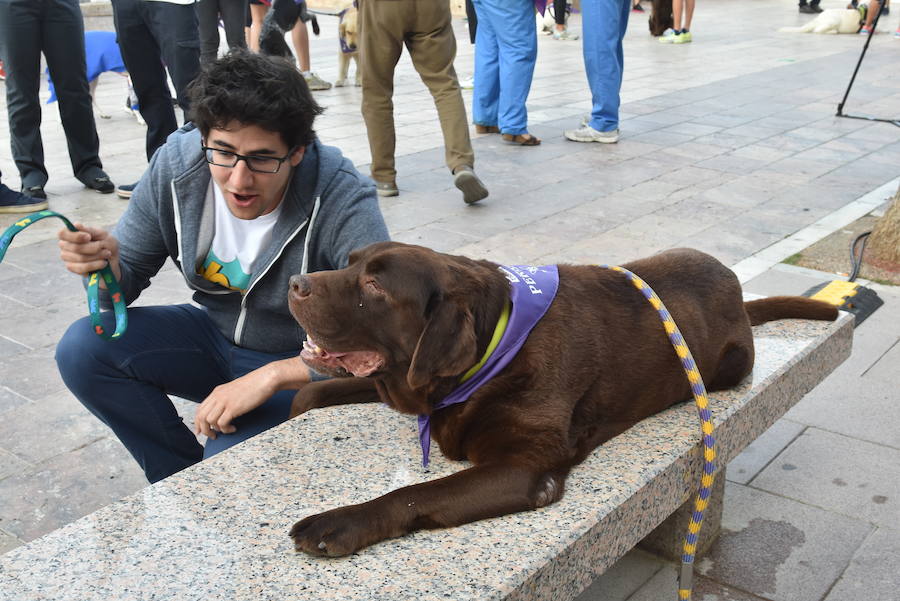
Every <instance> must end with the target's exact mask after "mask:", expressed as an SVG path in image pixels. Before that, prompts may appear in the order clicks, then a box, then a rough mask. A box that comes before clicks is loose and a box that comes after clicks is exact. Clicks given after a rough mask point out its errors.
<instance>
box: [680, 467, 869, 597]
mask: <svg viewBox="0 0 900 601" xmlns="http://www.w3.org/2000/svg"><path fill="white" fill-rule="evenodd" d="M871 530H872V527H871V526H869V525H868V524H867V523H866V522H865V521H862V520H855V519H852V518H848V517H845V516H842V515H838V514H835V513H831V512H828V511H824V510H822V509H819V508H817V507H813V506H811V505H805V504H803V503H797V502H795V501H791V500H788V499H785V498H782V497H778V496H775V495H771V494H768V493H766V492H763V491H759V490H754V489H752V488H748V487H746V486H742V485H740V484H735V483H732V482H728V483H726V485H725V504H724V512H723V515H722V532H721V534H719V539H718V540H717V541H716V542H715V543H714V544H713V546H712V547H711V548H710V550H709V552H708V553H707V554H706V556H704V557H702V558H700V559H699V560H698V561H697V564H696V570H697V572H699V574H700V575H702V576H706V577H707V578H710V579H712V580H715V581H716V582H718V583H720V584H723V585H726V586H729V587H733V588H737V589H739V590H742V591H746V592H748V593H752V594H754V595H757V596H759V597H763V598H764V599H771V600H772V601H818V600H819V599H821V598H822V596H823V595H824V594H825V593H826V592H827V591H828V589H829V588H830V587H831V585H832V583H833V582H834V581H836V580H837V579H838V577H839V576H840V575H841V573H842V572H843V571H844V568H845V567H846V566H847V564H848V563H849V562H850V559H851V558H852V557H853V553H854V551H855V550H856V548H857V547H859V545H860V544H861V543H862V542H863V540H865V538H866V537H867V536H868V534H869V532H870V531H871Z"/></svg>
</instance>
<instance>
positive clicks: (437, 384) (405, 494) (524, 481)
mask: <svg viewBox="0 0 900 601" xmlns="http://www.w3.org/2000/svg"><path fill="white" fill-rule="evenodd" d="M624 267H626V268H627V269H629V270H631V271H633V272H634V273H636V274H637V275H638V276H640V277H641V278H643V279H644V280H645V281H646V282H647V283H648V284H650V286H651V287H652V288H653V289H654V290H655V291H656V292H657V294H658V295H659V296H660V298H662V299H663V302H664V303H665V304H666V305H667V307H668V309H669V311H670V312H671V314H672V315H673V317H674V319H675V321H676V322H677V324H678V326H679V328H680V329H681V331H682V333H683V335H684V337H685V339H686V340H687V343H688V345H689V347H690V349H691V351H692V353H693V355H694V359H695V360H696V362H697V364H698V367H699V369H700V373H701V374H702V376H703V379H704V381H705V383H706V385H707V387H708V389H710V390H719V389H723V388H729V387H731V386H734V385H736V384H737V383H738V382H740V381H741V380H742V379H743V378H744V377H745V376H746V375H747V374H749V373H750V371H751V369H752V368H753V334H752V332H751V329H750V326H751V325H755V324H758V323H763V322H765V321H770V320H773V319H781V318H786V317H799V318H809V319H823V320H833V319H835V318H836V317H837V310H836V309H835V308H834V307H833V306H831V305H828V304H825V303H822V302H819V301H814V300H811V299H808V298H803V297H773V298H768V299H762V300H757V301H751V302H746V303H745V302H744V301H743V300H742V297H741V286H740V284H739V282H738V280H737V278H736V277H735V275H734V273H732V272H731V270H729V269H728V268H727V267H725V266H724V265H722V264H721V263H719V262H718V261H717V260H716V259H714V258H713V257H710V256H709V255H706V254H704V253H701V252H699V251H696V250H690V249H678V250H670V251H666V252H663V253H660V254H658V255H655V256H653V257H650V258H647V259H641V260H638V261H634V262H631V263H628V264H626V265H624ZM558 272H559V282H558V292H557V294H556V297H555V299H554V300H553V302H552V304H551V305H550V306H549V309H547V310H546V313H545V314H544V316H543V318H542V319H541V320H540V321H539V322H538V323H537V324H536V325H535V326H534V328H533V329H532V330H531V333H530V334H529V335H528V337H527V339H526V341H525V343H524V346H523V347H522V348H521V349H520V350H519V351H518V353H517V354H515V356H514V358H513V359H512V360H511V362H510V363H509V364H508V365H506V367H505V368H503V369H502V371H501V372H500V373H499V374H498V375H497V376H496V377H494V378H493V379H491V380H490V381H489V382H487V383H486V384H484V385H483V386H482V387H481V388H479V389H478V390H477V391H476V392H475V393H474V394H472V395H471V397H469V399H468V400H467V401H466V402H463V403H459V404H454V405H451V406H449V407H446V408H443V409H440V410H438V411H433V407H434V405H435V404H436V403H437V402H438V401H440V400H441V399H443V398H444V397H445V396H446V395H448V394H449V393H450V392H451V391H452V390H453V389H454V388H456V387H457V386H458V385H459V380H460V376H461V375H462V374H464V373H465V372H466V371H467V370H469V369H470V368H471V367H472V366H473V365H474V364H475V363H476V362H478V360H479V358H480V357H482V355H483V354H484V353H485V349H486V348H487V346H488V344H489V341H490V339H491V337H492V334H493V332H494V328H495V324H496V323H497V320H498V318H499V317H500V315H501V312H502V311H503V310H504V305H505V303H506V302H507V300H508V299H509V298H510V291H511V286H512V284H511V283H510V282H511V279H509V276H508V275H505V274H504V272H502V271H501V270H500V269H499V268H498V265H497V264H495V263H491V262H489V261H476V260H472V259H468V258H465V257H458V256H451V255H446V254H441V253H438V252H435V251H432V250H429V249H427V248H422V247H420V246H410V245H406V244H400V243H395V242H381V243H377V244H373V245H371V246H368V247H366V248H364V249H361V250H358V251H356V252H354V253H353V254H352V255H351V257H350V264H349V266H348V267H346V268H345V269H341V270H338V271H326V272H319V273H313V274H309V275H295V276H293V278H291V284H290V287H291V289H290V291H289V301H290V307H291V312H292V313H293V315H294V317H295V318H296V319H297V321H298V322H299V323H300V325H301V326H302V327H303V328H304V329H305V330H306V332H307V334H308V336H309V339H310V341H309V343H308V344H307V345H306V348H305V350H304V351H303V353H302V354H301V357H302V358H303V360H304V361H305V362H306V363H307V364H308V365H309V366H311V367H312V368H314V369H315V370H317V371H319V372H323V373H327V374H331V375H334V376H350V377H345V378H335V379H332V380H326V381H322V382H317V383H313V384H309V385H307V386H306V387H305V388H303V389H302V390H301V391H300V392H299V393H298V394H297V396H296V398H295V399H294V405H293V410H292V415H297V414H300V413H303V412H305V411H308V410H309V409H313V408H317V407H326V406H330V405H339V404H345V403H358V402H367V401H376V400H380V401H383V402H384V403H387V404H388V405H390V406H391V407H393V408H394V409H396V410H398V411H401V412H403V413H411V414H418V415H429V414H430V415H431V418H430V419H431V436H432V438H433V439H434V440H435V441H436V442H437V443H438V445H439V446H440V449H441V452H443V454H444V455H446V456H447V457H448V458H450V459H453V460H469V461H471V463H472V466H471V467H469V468H468V469H465V470H462V471H460V472H458V473H456V474H453V475H451V476H448V477H446V478H441V479H438V480H433V481H430V482H424V483H421V484H416V485H413V486H407V487H405V488H401V489H398V490H395V491H393V492H390V493H388V494H386V495H384V496H382V497H379V498H377V499H374V500H371V501H368V502H366V503H362V504H359V505H351V506H347V507H341V508H338V509H333V510H331V511H327V512H325V513H322V514H319V515H313V516H310V517H307V518H306V519H304V520H302V521H300V522H297V524H295V525H294V527H293V529H292V530H291V533H290V534H291V537H292V538H293V539H294V545H295V548H296V549H297V550H298V551H305V552H307V553H310V554H313V555H329V556H338V555H346V554H349V553H353V552H354V551H356V550H358V549H361V548H363V547H366V546H368V545H371V544H374V543H377V542H379V541H381V540H384V539H387V538H392V537H398V536H403V535H404V534H407V533H409V532H412V531H414V530H417V529H420V528H443V527H449V526H458V525H460V524H465V523H467V522H472V521H475V520H480V519H484V518H489V517H495V516H500V515H504V514H508V513H513V512H518V511H524V510H527V509H534V508H537V507H542V506H544V505H548V504H550V503H553V502H554V501H557V500H558V499H559V498H560V497H561V496H562V494H563V488H564V484H565V480H566V476H567V475H568V473H569V471H570V470H571V468H572V466H574V465H576V464H578V463H579V462H581V461H582V460H584V458H585V457H586V456H587V455H588V454H589V453H590V452H591V451H592V450H593V449H595V448H596V447H597V446H598V445H600V444H601V443H603V442H604V441H607V440H609V439H610V438H612V437H614V436H616V435H617V434H619V433H621V432H623V431H625V430H626V429H628V428H629V427H631V426H632V425H634V424H635V423H637V422H638V421H640V420H642V419H644V418H645V417H648V416H650V415H653V414H654V413H657V412H659V411H661V410H663V409H666V408H667V407H669V406H671V405H673V404H675V403H679V402H681V401H684V400H687V399H689V398H691V392H690V387H689V384H688V381H687V378H686V377H685V374H684V371H683V370H682V367H681V364H680V362H679V360H678V358H677V356H676V354H675V352H674V350H673V349H672V346H671V345H670V343H669V340H668V338H667V337H666V334H665V332H664V330H663V327H662V325H661V322H660V319H659V317H658V315H657V313H656V311H655V310H654V309H653V307H652V306H651V305H650V303H649V302H648V301H647V300H646V299H645V298H644V297H643V296H642V295H641V293H640V292H639V291H638V290H637V289H636V288H634V286H633V284H631V283H630V282H629V281H628V280H627V279H626V278H625V276H624V275H623V274H621V273H618V272H616V271H612V270H610V269H604V268H602V267H597V266H583V265H559V266H558ZM539 292H540V291H539Z"/></svg>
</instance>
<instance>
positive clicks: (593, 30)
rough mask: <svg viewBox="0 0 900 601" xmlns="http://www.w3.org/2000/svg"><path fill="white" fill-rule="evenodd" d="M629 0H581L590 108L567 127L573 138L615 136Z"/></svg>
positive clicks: (611, 139) (605, 140)
mask: <svg viewBox="0 0 900 601" xmlns="http://www.w3.org/2000/svg"><path fill="white" fill-rule="evenodd" d="M630 12H631V0H614V1H610V0H582V2H581V22H582V32H583V33H584V45H583V47H582V49H583V53H584V69H585V72H586V73H587V79H588V85H589V86H590V88H591V98H592V103H593V108H592V109H591V116H590V119H589V120H588V122H587V123H585V124H584V125H583V126H582V127H580V128H579V129H575V130H567V131H566V132H565V136H566V138H568V139H569V140H572V141H574V142H602V143H614V142H617V141H618V139H619V102H620V98H619V93H620V91H621V89H622V72H623V70H624V68H625V58H624V53H623V50H622V40H623V38H624V37H625V31H626V30H627V28H628V15H629V13H630Z"/></svg>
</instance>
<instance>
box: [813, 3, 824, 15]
mask: <svg viewBox="0 0 900 601" xmlns="http://www.w3.org/2000/svg"><path fill="white" fill-rule="evenodd" d="M810 8H811V9H812V10H813V12H814V13H820V12H822V8H821V7H820V6H819V5H818V4H816V5H814V6H810Z"/></svg>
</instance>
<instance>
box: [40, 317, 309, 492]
mask: <svg viewBox="0 0 900 601" xmlns="http://www.w3.org/2000/svg"><path fill="white" fill-rule="evenodd" d="M105 317H110V315H109V314H107V315H106V316H105ZM111 323H112V320H111V319H110V324H111ZM298 354H299V350H298V351H293V352H290V353H283V354H268V353H261V352H258V351H252V350H249V349H244V348H240V347H237V346H235V345H233V344H232V343H231V341H230V340H228V339H226V338H225V337H224V336H223V335H222V334H221V332H219V330H218V329H217V328H216V327H215V325H214V324H213V322H212V320H210V318H209V317H208V316H207V315H206V312H205V311H204V310H203V309H198V308H196V307H193V306H191V305H174V306H165V307H135V308H129V309H128V329H127V331H126V332H125V335H124V337H123V338H121V339H120V340H116V341H107V340H103V339H102V338H100V337H99V336H97V335H96V334H94V331H93V328H92V326H91V323H90V320H89V318H87V317H85V318H83V319H80V320H78V321H76V322H75V323H74V324H72V325H71V326H70V327H69V329H68V331H67V332H66V333H65V335H63V338H62V340H61V341H60V342H59V345H58V346H57V347H56V363H57V365H58V366H59V372H60V374H61V375H62V379H63V381H64V382H65V384H66V386H68V388H69V390H71V391H72V393H73V394H74V395H75V396H76V397H77V398H78V400H79V401H81V403H82V404H83V405H84V406H85V407H87V409H88V410H89V411H90V412H91V413H93V414H94V415H96V416H97V417H98V418H99V419H100V420H101V421H102V422H103V423H105V424H106V425H107V426H109V427H110V428H111V429H112V430H113V432H114V433H115V434H116V436H118V437H119V440H121V441H122V444H124V445H125V447H126V448H127V449H128V450H129V452H131V454H132V456H133V457H134V458H135V460H137V462H138V463H139V464H140V466H141V468H143V470H144V474H145V475H146V476H147V479H148V480H149V481H150V482H156V481H158V480H162V479H163V478H165V477H166V476H169V475H171V474H174V473H175V472H178V471H180V470H183V469H184V468H186V467H188V466H189V465H192V464H194V463H197V462H198V461H200V460H201V459H203V458H204V457H209V456H211V455H215V454H216V453H218V452H220V451H223V450H224V449H227V448H228V447H231V446H233V445H235V444H237V443H239V442H241V441H244V440H246V439H248V438H250V437H251V436H254V435H256V434H259V433H260V432H262V431H264V430H267V429H269V428H271V427H272V426H275V425H277V424H280V423H281V422H283V421H285V420H287V418H288V415H289V413H290V408H291V401H292V400H293V397H294V391H281V392H279V393H277V394H275V396H273V397H272V398H271V399H269V400H268V401H266V402H265V403H264V404H263V405H262V406H260V407H258V408H257V409H255V410H253V411H251V412H250V413H247V414H245V415H242V416H241V417H239V418H237V419H235V420H234V422H233V423H234V425H235V427H236V428H237V431H235V432H234V433H233V434H219V435H218V436H217V437H216V439H215V440H212V439H210V440H208V441H207V443H206V448H205V449H204V447H203V446H201V445H200V444H199V443H198V442H197V439H196V437H195V436H194V434H193V424H190V426H191V427H190V428H189V427H188V426H187V425H185V423H184V421H183V420H182V419H181V417H180V416H179V415H178V413H177V412H176V410H175V407H174V405H173V404H172V401H171V400H170V399H169V397H168V395H169V394H173V395H176V396H179V397H182V398H185V399H190V400H192V401H195V402H198V403H199V402H201V401H202V400H203V399H205V398H206V397H207V396H208V395H209V394H210V393H211V392H212V390H213V388H215V387H216V386H218V385H219V384H225V383H226V382H230V381H232V380H234V379H236V378H238V377H240V376H242V375H244V374H246V373H248V372H250V371H252V370H254V369H256V368H258V367H261V366H263V365H265V364H267V363H269V362H271V361H275V360H278V359H286V358H288V357H296V356H297V355H298Z"/></svg>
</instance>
